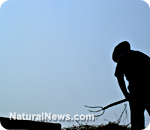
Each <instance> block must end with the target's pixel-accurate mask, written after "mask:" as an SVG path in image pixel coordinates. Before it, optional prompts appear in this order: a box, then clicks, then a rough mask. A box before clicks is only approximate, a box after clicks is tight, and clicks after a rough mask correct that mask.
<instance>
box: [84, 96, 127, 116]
mask: <svg viewBox="0 0 150 130" xmlns="http://www.w3.org/2000/svg"><path fill="white" fill-rule="evenodd" d="M126 101H127V99H123V100H119V101H117V102H114V103H111V104H109V105H107V106H105V107H101V106H86V105H84V106H85V107H87V108H100V109H99V110H97V111H92V110H89V111H90V112H102V113H101V114H99V115H94V117H99V116H101V115H103V114H104V112H105V110H106V109H107V108H109V107H112V106H115V105H118V104H120V103H123V102H126Z"/></svg>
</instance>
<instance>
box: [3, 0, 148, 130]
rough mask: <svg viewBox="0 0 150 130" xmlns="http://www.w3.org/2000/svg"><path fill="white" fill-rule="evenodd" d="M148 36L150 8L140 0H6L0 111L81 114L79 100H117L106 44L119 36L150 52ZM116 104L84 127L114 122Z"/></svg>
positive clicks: (85, 102) (118, 110) (118, 111)
mask: <svg viewBox="0 0 150 130" xmlns="http://www.w3.org/2000/svg"><path fill="white" fill-rule="evenodd" d="M149 34H150V9H149V6H148V4H146V3H145V2H143V1H142V0H132V1H131V0H9V1H6V2H5V3H4V4H3V5H2V6H1V8H0V96H1V98H0V108H1V111H0V116H5V117H9V113H10V112H16V113H18V114H21V113H26V114H41V113H42V112H47V113H49V112H51V113H52V114H70V115H72V116H73V115H75V114H89V112H88V111H87V108H85V107H84V105H94V106H95V105H96V106H97V105H100V106H106V105H108V104H109V103H113V102H115V101H118V100H121V99H123V98H124V96H123V94H122V92H121V90H120V89H119V86H118V83H117V80H116V78H115V76H114V71H115V66H116V64H115V63H114V62H113V61H112V52H113V49H114V47H115V46H116V45H117V44H118V43H119V42H121V41H124V40H126V41H129V42H130V44H131V48H132V49H133V50H139V51H142V52H144V53H145V54H147V55H149V56H150V50H149V48H150V36H149ZM127 105H128V106H129V104H128V103H127ZM123 109H124V103H123V104H120V105H118V106H115V107H112V108H109V109H108V110H106V112H105V114H104V115H103V116H101V117H99V118H98V120H96V121H95V122H89V123H88V124H93V125H98V124H102V123H108V122H107V121H105V120H104V119H107V120H109V121H116V120H117V117H118V118H119V116H120V115H121V112H122V111H123ZM128 114H129V107H128ZM116 116H117V117H116ZM145 116H146V117H145V118H146V126H147V125H148V124H149V116H148V114H147V112H145ZM129 117H130V116H129V115H128V119H129ZM129 121H130V119H129V120H127V119H126V120H125V121H123V119H122V122H121V123H122V124H128V123H129ZM58 123H59V122H58ZM60 123H61V124H62V127H64V126H72V125H78V124H77V123H76V122H60ZM81 123H83V124H85V123H86V122H81Z"/></svg>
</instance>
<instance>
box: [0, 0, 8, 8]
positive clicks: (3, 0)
mask: <svg viewBox="0 0 150 130" xmlns="http://www.w3.org/2000/svg"><path fill="white" fill-rule="evenodd" d="M6 1H8V0H0V8H1V6H2V4H3V3H4V2H6Z"/></svg>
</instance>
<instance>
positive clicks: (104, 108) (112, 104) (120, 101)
mask: <svg viewBox="0 0 150 130" xmlns="http://www.w3.org/2000/svg"><path fill="white" fill-rule="evenodd" d="M126 101H127V99H122V100H119V101H117V102H114V103H111V104H109V105H107V106H106V107H103V110H106V109H107V108H109V107H112V106H115V105H118V104H120V103H123V102H126Z"/></svg>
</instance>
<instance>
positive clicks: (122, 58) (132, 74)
mask: <svg viewBox="0 0 150 130" xmlns="http://www.w3.org/2000/svg"><path fill="white" fill-rule="evenodd" d="M112 58H113V61H114V62H116V63H117V66H116V70H115V76H116V77H117V80H118V84H119V86H120V88H121V90H122V92H123V94H124V96H125V97H126V99H127V100H128V101H129V104H130V111H131V125H132V129H133V130H141V129H144V128H145V120H144V111H145V109H146V110H147V112H148V114H149V115H150V102H149V101H150V100H149V99H150V98H149V92H150V57H148V56H147V55H145V54H144V53H142V52H139V51H134V50H131V49H130V44H129V43H128V42H127V41H123V42H121V43H119V44H118V45H117V46H116V47H115V48H114V51H113V55H112ZM124 76H125V77H126V79H127V81H128V82H129V86H128V90H129V92H128V91H127V88H126V85H125V81H124Z"/></svg>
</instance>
